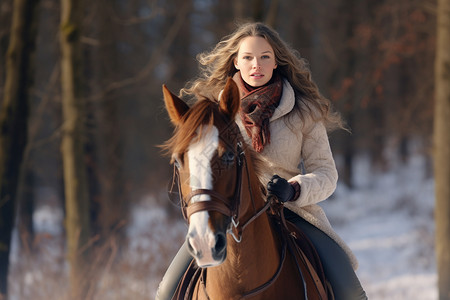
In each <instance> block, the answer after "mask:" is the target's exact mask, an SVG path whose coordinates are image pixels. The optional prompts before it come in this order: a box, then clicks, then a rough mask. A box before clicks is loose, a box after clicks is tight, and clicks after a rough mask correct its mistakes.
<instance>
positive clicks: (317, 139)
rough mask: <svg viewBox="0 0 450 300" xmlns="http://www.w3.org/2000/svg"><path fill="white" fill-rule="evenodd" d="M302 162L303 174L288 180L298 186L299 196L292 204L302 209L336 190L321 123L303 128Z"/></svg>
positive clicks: (333, 163) (325, 135)
mask: <svg viewBox="0 0 450 300" xmlns="http://www.w3.org/2000/svg"><path fill="white" fill-rule="evenodd" d="M305 129H306V130H305V132H304V133H303V143H302V161H303V164H304V168H305V174H300V175H297V176H294V177H292V178H290V179H289V181H297V182H298V183H299V184H300V187H301V192H300V196H299V197H298V198H297V199H296V200H294V202H293V203H292V204H294V205H295V206H299V207H303V206H306V205H310V204H315V203H318V202H320V201H323V200H325V199H327V198H328V197H329V196H330V195H331V194H332V193H333V192H334V190H335V189H336V184H337V179H338V173H337V170H336V164H335V162H334V159H333V155H332V153H331V148H330V143H329V141H328V135H327V131H326V129H325V126H324V124H323V123H322V122H312V124H310V126H309V127H308V128H305Z"/></svg>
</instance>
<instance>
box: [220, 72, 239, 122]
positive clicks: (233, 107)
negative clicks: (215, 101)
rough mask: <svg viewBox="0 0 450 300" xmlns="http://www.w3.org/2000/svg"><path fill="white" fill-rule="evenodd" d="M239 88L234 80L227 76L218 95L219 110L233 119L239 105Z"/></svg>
mask: <svg viewBox="0 0 450 300" xmlns="http://www.w3.org/2000/svg"><path fill="white" fill-rule="evenodd" d="M240 101H241V99H240V97H239V89H238V87H237V85H236V83H235V82H234V80H233V79H232V78H231V77H229V78H228V80H227V83H226V84H225V88H224V89H223V92H222V95H221V97H220V102H219V107H220V110H221V111H222V112H223V113H224V114H226V115H227V116H228V117H229V118H230V119H231V120H234V117H235V116H236V114H237V112H238V110H239V105H240Z"/></svg>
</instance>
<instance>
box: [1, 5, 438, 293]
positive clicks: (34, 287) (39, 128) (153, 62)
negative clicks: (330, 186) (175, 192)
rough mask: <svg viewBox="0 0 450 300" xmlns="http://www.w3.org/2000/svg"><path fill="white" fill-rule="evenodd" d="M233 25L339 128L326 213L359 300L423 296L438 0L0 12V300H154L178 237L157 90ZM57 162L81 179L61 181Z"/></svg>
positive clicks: (430, 288)
mask: <svg viewBox="0 0 450 300" xmlns="http://www.w3.org/2000/svg"><path fill="white" fill-rule="evenodd" d="M16 2H17V3H20V2H23V3H24V4H23V6H20V7H21V10H22V11H23V13H24V14H23V16H22V17H19V18H18V20H21V21H22V22H23V24H22V26H20V25H17V24H16V25H14V24H13V22H12V21H13V16H14V14H15V13H16V11H15V10H18V8H17V7H19V6H16V5H18V4H16ZM65 18H66V19H65ZM64 20H66V21H67V22H65V21H64ZM244 21H263V22H266V23H267V24H269V25H271V26H272V27H273V28H274V29H276V30H277V31H278V32H279V33H280V35H281V37H282V38H283V39H284V40H286V41H287V42H288V43H289V44H291V45H292V46H293V47H294V48H295V49H297V50H298V51H299V52H300V54H301V56H302V57H305V58H306V59H307V60H308V61H309V63H310V68H311V70H312V75H313V79H314V81H315V82H316V83H317V85H318V86H319V88H320V90H321V92H322V94H323V95H325V96H326V97H327V98H329V99H330V100H331V101H332V103H333V105H334V106H335V107H336V108H337V110H339V111H340V112H341V113H342V114H343V116H344V118H345V119H346V121H347V123H348V125H349V127H350V128H351V130H352V133H351V134H349V133H347V132H333V133H331V135H330V141H331V145H332V150H333V153H334V155H335V159H336V162H337V165H338V169H339V174H340V181H339V186H338V189H337V191H336V193H335V195H333V196H332V197H331V198H330V199H329V200H327V201H325V203H324V208H325V210H326V211H327V213H328V214H329V217H330V220H331V222H332V224H333V225H334V226H335V228H336V230H337V231H338V233H340V234H341V235H342V236H343V238H344V239H345V240H346V241H347V242H348V243H349V245H350V247H351V248H352V249H353V250H354V251H355V254H356V255H357V257H358V258H359V259H360V269H359V270H358V274H359V276H360V278H361V281H362V283H363V285H364V286H365V288H366V290H367V292H368V295H369V298H371V299H437V291H436V290H437V287H436V282H437V279H436V271H435V268H436V264H435V262H434V261H435V257H434V245H433V241H434V225H433V223H434V222H433V203H434V191H433V169H432V160H431V145H432V128H433V109H434V105H433V102H434V100H433V98H434V59H435V51H436V1H435V0H376V1H375V0H333V1H330V0H251V1H250V0H249V1H242V0H164V1H162V0H127V1H124V0H97V1H84V0H83V1H66V0H63V1H60V0H39V1H38V0H36V1H24V0H1V1H0V94H1V95H3V97H1V98H0V99H1V100H0V101H2V102H3V104H4V103H5V102H6V99H7V96H8V95H7V93H8V92H10V91H11V88H10V87H8V71H7V70H8V67H11V66H12V65H11V64H12V63H11V64H10V63H9V62H8V59H11V53H12V52H11V51H12V50H11V48H12V46H11V45H12V44H13V39H12V36H13V35H15V34H17V32H18V31H17V30H19V29H20V28H22V29H23V28H28V31H26V32H25V31H23V32H25V33H24V36H23V38H22V40H23V42H24V43H25V45H22V49H23V52H24V53H22V55H24V56H22V58H23V57H25V59H24V60H25V62H26V64H24V65H22V66H19V67H17V66H16V67H15V70H16V71H17V70H19V71H21V72H22V74H23V76H22V77H20V78H21V79H20V80H19V83H20V84H22V85H21V88H20V89H19V90H20V91H21V92H22V93H23V95H24V97H25V98H26V99H27V100H26V101H25V102H23V103H22V106H21V107H22V109H20V108H18V109H17V110H14V111H13V110H12V111H11V112H9V111H8V112H5V110H4V109H3V114H7V115H9V116H16V117H17V118H18V120H19V123H20V124H22V125H20V126H22V127H21V128H23V132H26V134H25V135H24V136H25V137H24V138H23V140H22V142H21V145H23V147H22V148H20V147H19V148H17V151H16V152H18V153H19V152H20V153H21V151H23V155H22V156H21V157H23V158H22V159H17V160H18V162H17V164H16V166H18V167H16V171H17V172H16V173H14V174H15V175H14V176H15V177H14V176H13V177H14V178H15V181H14V182H15V183H16V186H17V189H16V190H15V191H16V192H15V194H14V195H15V197H13V198H12V199H13V200H14V201H9V203H11V206H9V210H8V211H7V212H6V213H5V212H2V217H3V221H5V222H3V223H4V224H6V223H7V222H6V220H10V223H11V224H13V226H12V227H4V224H3V225H2V226H3V227H1V230H2V231H1V234H2V235H3V236H4V237H9V235H8V233H7V232H11V241H12V242H11V245H10V248H9V249H10V252H9V253H8V255H9V264H8V263H7V262H5V260H3V261H1V260H0V263H1V265H0V268H3V269H2V272H0V273H2V276H3V278H4V276H5V274H8V278H9V279H8V284H7V288H8V297H9V299H71V298H73V299H76V298H78V299H153V298H154V293H155V291H156V287H157V284H158V282H159V280H160V279H161V277H162V275H163V273H164V271H165V269H166V268H167V265H168V264H169V263H170V260H171V258H172V257H173V255H174V254H175V253H176V251H177V249H178V247H179V246H180V244H181V243H182V241H183V239H184V235H185V233H186V228H187V227H186V225H185V224H184V221H183V220H182V218H181V214H180V211H179V209H178V207H177V206H176V205H175V204H173V203H171V202H170V201H169V200H168V198H167V194H166V191H167V184H168V182H169V179H170V175H171V166H170V164H169V159H168V158H167V157H164V156H163V155H162V153H161V151H160V149H159V148H158V145H160V144H162V143H163V142H164V141H165V140H167V139H168V138H169V137H170V135H171V133H172V127H171V125H170V123H169V121H168V117H167V114H166V112H165V110H164V107H163V101H162V93H161V85H162V84H166V85H167V86H168V87H169V88H170V89H171V90H172V91H173V92H174V93H178V91H179V89H180V88H182V87H183V86H184V84H185V83H186V82H187V81H189V80H191V79H193V78H195V77H196V76H197V75H198V74H199V69H198V65H197V62H196V55H197V54H198V53H200V52H202V51H205V50H210V49H211V48H212V47H213V46H214V45H215V44H216V43H217V42H218V41H219V40H220V39H221V38H222V37H223V36H225V35H227V34H229V33H231V32H232V31H233V30H234V29H235V28H236V25H237V24H239V23H242V22H244ZM15 26H16V27H15ZM17 28H19V29H17ZM16 42H17V41H16ZM8 47H10V48H8ZM68 47H69V48H68ZM70 47H72V48H70ZM8 49H9V50H8ZM68 49H69V50H68ZM15 59H16V60H17V57H15ZM12 60H13V61H14V59H12ZM68 64H69V65H70V66H71V68H72V69H70V68H68ZM11 68H13V69H14V67H11ZM68 70H71V72H72V73H71V74H72V75H73V76H72V77H70V76H68V75H66V72H69V73H70V71H68ZM71 80H72V81H71ZM70 86H72V87H75V88H74V89H72V92H71V91H70ZM70 95H72V98H73V101H72V102H67V100H65V99H67V97H69V96H70ZM69 98H70V97H69ZM24 107H25V109H24V110H23V108H24ZM70 109H72V110H70ZM71 120H72V121H71ZM19 123H17V124H19ZM70 124H72V125H73V126H74V127H73V128H74V129H73V128H72V129H73V130H72V131H71V129H70V128H71V127H70V126H71V125H70ZM16 128H19V125H17V127H16ZM11 132H13V131H11ZM67 132H70V134H69V136H67ZM10 135H11V136H14V134H13V133H11V134H10ZM70 141H72V143H74V144H76V146H74V147H73V148H72V150H73V149H78V150H76V151H75V152H72V154H69V152H70V151H69V150H68V147H67V146H64V145H67V143H70ZM20 149H22V150H20ZM74 153H75V154H74ZM68 157H72V159H73V164H72V167H73V168H74V169H77V170H78V171H77V172H82V173H76V174H83V175H82V176H81V175H79V176H78V177H76V176H75V177H74V178H78V180H73V181H71V182H69V179H68V178H69V176H68V175H66V179H64V176H63V174H67V173H66V172H67V168H68V165H69V163H68V160H70V158H68ZM11 161H13V160H11ZM11 178H12V177H11ZM69 188H72V189H75V191H74V192H73V194H71V195H72V196H69V194H70V192H69V191H68V190H69ZM80 191H81V192H80ZM77 192H78V193H81V194H82V195H81V196H80V195H78V196H74V195H75V194H76V193H77ZM77 197H78V198H77ZM77 199H78V200H77ZM80 199H82V200H80ZM11 207H12V208H11ZM6 208H7V206H2V207H1V210H2V211H5V210H6ZM73 211H76V212H75V213H72V212H73ZM5 216H9V217H8V218H7V217H5ZM13 217H14V218H13ZM77 218H78V219H77ZM74 220H75V221H74ZM1 221H2V220H0V223H1ZM77 224H78V225H77ZM74 226H75V227H74ZM77 226H78V227H77ZM5 228H6V229H5ZM71 241H72V242H71ZM2 245H3V244H2ZM0 246H1V245H0ZM6 247H8V246H6ZM0 248H1V247H0ZM5 266H8V267H5ZM77 266H80V267H77ZM74 270H75V271H76V272H75V273H74ZM77 270H78V271H77ZM0 286H1V285H0ZM74 287H76V288H75V290H78V292H75V291H74ZM5 288H6V287H5V286H4V287H3V290H2V292H3V293H5V290H6V289H5ZM0 298H1V297H0Z"/></svg>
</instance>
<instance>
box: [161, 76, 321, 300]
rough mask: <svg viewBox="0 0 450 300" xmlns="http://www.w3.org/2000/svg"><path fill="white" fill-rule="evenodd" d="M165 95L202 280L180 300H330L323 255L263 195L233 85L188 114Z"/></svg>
mask: <svg viewBox="0 0 450 300" xmlns="http://www.w3.org/2000/svg"><path fill="white" fill-rule="evenodd" d="M163 95H164V103H165V107H166V110H167V112H168V114H169V118H170V121H171V122H172V124H173V125H174V127H175V130H174V134H173V136H172V137H171V138H170V139H169V140H168V141H167V142H166V144H165V148H166V150H167V152H168V153H169V154H170V155H171V162H172V163H173V164H174V169H175V174H176V177H177V185H178V189H179V195H180V202H181V207H182V213H183V216H184V217H185V219H186V220H187V222H188V224H189V228H188V232H187V235H186V242H187V245H188V249H189V252H190V254H191V255H192V257H193V258H195V264H196V266H194V268H195V274H197V275H195V276H193V277H195V279H196V280H191V281H189V282H188V284H187V286H188V288H186V290H184V291H183V292H181V293H185V294H181V293H180V292H179V293H180V294H179V297H180V299H181V298H182V299H187V298H190V299H205V300H206V299H214V300H217V299H227V300H229V299H247V298H252V299H322V300H323V299H328V296H329V294H330V291H329V290H327V287H326V280H325V279H324V278H323V274H322V273H321V270H320V268H321V265H320V260H319V258H318V256H314V255H312V256H313V257H312V258H311V255H309V256H310V257H307V255H305V253H304V252H306V253H308V251H310V252H313V253H315V252H314V249H306V250H305V247H304V245H303V250H302V249H299V248H298V247H295V246H293V245H294V243H292V241H293V240H301V241H297V244H298V242H300V243H303V244H305V243H306V244H307V245H306V246H307V247H309V248H311V247H312V246H311V244H309V243H307V241H305V239H307V238H306V237H305V236H299V235H301V232H300V233H298V231H297V233H296V232H295V230H294V229H292V227H289V226H286V222H285V220H284V218H283V214H282V204H281V203H279V202H278V201H276V199H274V198H272V199H266V197H265V196H264V189H263V185H262V184H261V182H260V176H261V174H260V173H261V166H262V164H263V162H262V160H261V159H259V158H258V154H257V153H256V152H255V151H253V149H251V148H250V147H248V146H247V145H246V144H245V142H244V138H243V136H242V134H241V131H240V130H239V127H238V125H237V123H236V122H235V118H236V115H237V113H238V111H239V105H240V97H239V91H238V88H237V86H236V84H235V83H234V82H233V80H232V79H231V78H230V79H228V80H227V83H226V85H225V88H224V89H223V91H222V94H221V97H220V101H218V100H215V99H212V100H211V99H207V98H204V99H198V100H197V101H196V103H195V104H194V105H192V107H190V106H189V105H188V104H186V103H185V102H184V101H183V100H182V99H180V98H179V97H177V96H175V95H174V94H173V93H171V92H170V91H169V89H168V88H167V87H166V85H163ZM293 248H295V249H293ZM312 266H313V267H315V268H313V267H312ZM317 269H319V270H317ZM317 274H319V275H320V274H322V275H321V276H322V277H321V276H318V275H317ZM319 277H320V278H319Z"/></svg>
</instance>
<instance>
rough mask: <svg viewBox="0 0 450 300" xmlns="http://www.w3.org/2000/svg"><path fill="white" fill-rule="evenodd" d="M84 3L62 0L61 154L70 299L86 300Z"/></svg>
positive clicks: (86, 197)
mask: <svg viewBox="0 0 450 300" xmlns="http://www.w3.org/2000/svg"><path fill="white" fill-rule="evenodd" d="M82 17H83V1H80V0H61V29H60V30H61V31H60V43H61V55H62V57H61V86H62V112H63V134H62V140H61V155H62V161H63V171H64V190H65V203H66V220H65V221H66V224H65V225H66V234H67V252H68V260H69V264H70V290H71V291H70V292H71V298H72V299H85V295H86V293H87V292H88V287H87V286H86V284H87V280H85V279H86V278H85V275H86V273H85V272H86V267H87V266H88V264H87V262H88V251H87V249H86V246H87V244H88V241H89V236H90V230H89V229H90V228H89V200H88V184H87V174H86V164H85V154H84V152H85V149H84V142H83V137H84V135H85V130H84V128H83V127H84V126H83V125H84V118H85V107H84V106H85V99H84V98H83V90H84V84H83V74H82V57H81V43H80V37H81V24H82Z"/></svg>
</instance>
